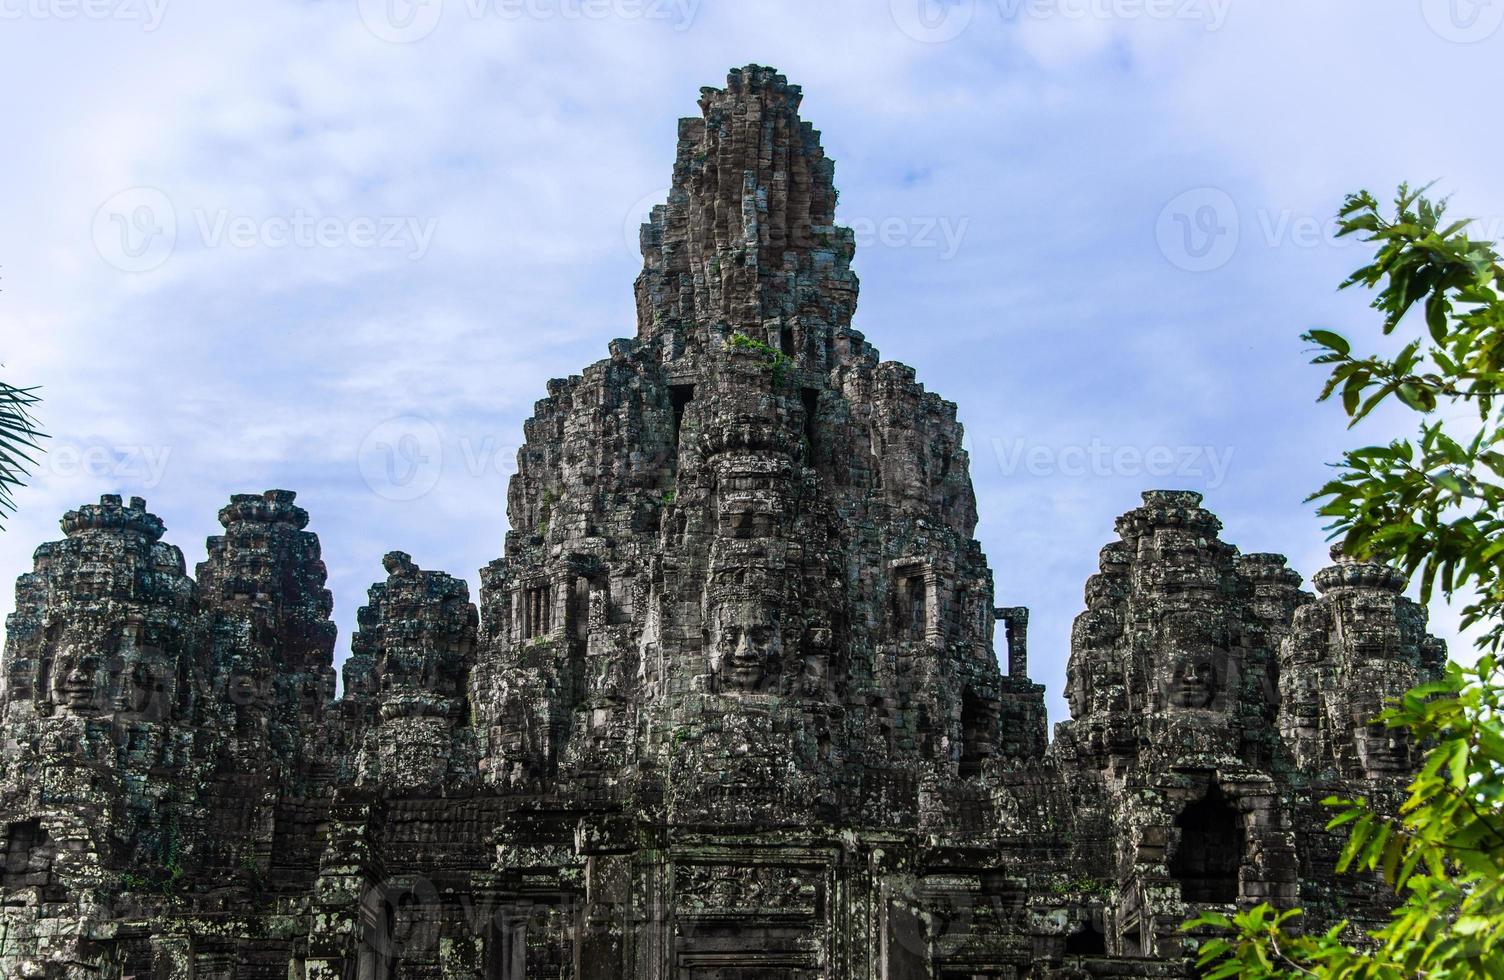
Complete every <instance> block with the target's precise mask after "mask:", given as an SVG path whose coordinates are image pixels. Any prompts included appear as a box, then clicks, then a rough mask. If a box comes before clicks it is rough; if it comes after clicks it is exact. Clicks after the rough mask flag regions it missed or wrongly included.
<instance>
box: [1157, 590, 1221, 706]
mask: <svg viewBox="0 0 1504 980" xmlns="http://www.w3.org/2000/svg"><path fill="white" fill-rule="evenodd" d="M1212 616H1213V614H1212V613H1210V612H1208V613H1198V612H1181V613H1177V614H1172V615H1171V616H1169V617H1168V618H1167V619H1166V620H1165V621H1164V622H1163V623H1162V624H1161V625H1160V627H1159V629H1158V630H1157V631H1156V634H1155V640H1154V646H1155V650H1154V652H1153V655H1152V659H1153V662H1154V664H1155V673H1156V675H1157V676H1158V683H1159V690H1160V698H1161V700H1160V703H1161V704H1162V705H1163V706H1165V707H1166V708H1171V709H1181V710H1212V709H1215V708H1218V707H1219V706H1220V697H1221V694H1222V692H1223V690H1225V689H1226V688H1227V684H1228V672H1229V671H1230V670H1232V656H1231V653H1230V652H1229V650H1228V645H1227V641H1226V637H1225V630H1223V629H1220V628H1218V626H1217V625H1216V623H1215V622H1214V621H1213V620H1212Z"/></svg>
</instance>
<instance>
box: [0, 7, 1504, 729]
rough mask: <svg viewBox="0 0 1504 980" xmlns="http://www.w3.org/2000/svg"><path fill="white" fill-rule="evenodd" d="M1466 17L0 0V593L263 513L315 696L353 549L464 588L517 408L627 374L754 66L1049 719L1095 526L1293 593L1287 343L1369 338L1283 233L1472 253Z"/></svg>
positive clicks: (1368, 320) (1306, 420)
mask: <svg viewBox="0 0 1504 980" xmlns="http://www.w3.org/2000/svg"><path fill="white" fill-rule="evenodd" d="M1501 23H1504V0H1480V2H1474V0H1384V2H1375V0H1368V2H1358V0H1331V2H1319V3H1313V2H1304V3H1296V2H1279V0H1257V2H1254V0H960V2H951V3H946V4H940V3H936V2H934V0H891V2H889V0H865V2H861V3H856V2H842V0H819V2H818V3H813V2H810V0H794V2H782V0H756V2H753V0H729V2H728V0H427V2H416V3H408V0H325V2H285V0H262V2H258V3H256V4H246V3H228V2H219V0H193V2H192V3H191V4H190V3H188V2H186V0H0V93H3V94H0V100H3V110H4V118H5V119H6V121H7V129H8V131H9V133H10V138H9V146H10V152H8V153H6V154H5V155H4V157H3V159H0V205H3V214H4V219H5V220H4V221H3V223H0V288H3V292H0V361H3V362H4V363H5V369H4V370H5V372H6V375H5V376H6V379H7V380H8V381H11V382H12V383H16V384H39V385H42V386H44V393H45V395H46V398H47V401H46V403H45V405H44V406H43V407H42V413H41V414H42V419H43V421H44V423H45V425H46V427H47V428H48V430H49V431H51V432H52V433H53V435H54V439H53V440H52V442H51V447H50V448H51V452H50V453H49V455H48V457H47V458H46V460H45V462H44V464H43V466H42V468H41V470H40V471H39V472H38V473H37V474H36V476H35V478H34V480H33V482H32V485H31V486H30V487H29V488H27V489H26V490H24V491H23V492H22V493H21V494H20V495H19V504H20V512H19V514H17V515H16V516H15V517H14V518H12V520H11V521H10V522H9V526H8V528H7V530H6V531H5V532H4V534H3V536H0V579H3V580H4V581H5V582H7V583H8V582H10V581H12V580H13V579H14V577H15V576H16V575H17V574H19V573H21V572H22V571H25V570H27V569H28V568H29V567H30V555H31V551H32V549H33V548H34V547H35V546H36V545H37V544H38V543H40V542H41V541H44V540H48V539H51V538H55V537H57V536H58V535H59V532H58V530H57V524H56V522H57V519H58V517H59V516H61V514H62V512H63V511H64V510H66V509H68V508H69V507H72V506H76V505H77V504H79V503H82V502H86V501H89V500H91V499H94V498H95V497H97V495H98V494H100V493H104V492H120V493H124V494H139V495H142V496H145V497H146V498H147V500H148V503H149V505H150V507H151V509H152V510H154V511H155V512H156V513H158V514H159V515H161V516H162V517H163V518H164V519H165V520H166V522H167V524H168V528H169V531H168V536H169V539H170V540H171V541H173V542H174V543H176V544H178V545H179V546H180V547H182V548H183V550H184V552H185V553H186V555H187V557H188V561H189V563H190V565H191V564H192V563H194V562H197V561H199V560H201V559H202V558H203V540H204V537H205V536H206V535H208V534H210V533H213V532H214V531H216V530H217V529H218V525H217V523H216V521H215V513H216V512H217V510H218V508H219V507H220V506H221V505H222V504H223V503H224V502H225V501H226V500H227V499H228V497H229V495H230V494H231V493H233V492H247V491H260V490H263V489H266V488H269V487H284V488H289V489H294V490H297V491H298V494H299V501H300V502H301V503H302V504H303V505H304V506H306V507H307V508H308V509H309V511H310V512H311V513H312V515H313V522H312V525H311V526H312V529H314V530H316V531H317V532H318V533H319V535H320V537H321V539H322V541H323V545H324V553H325V557H326V559H327V561H328V564H329V570H330V577H331V587H332V588H333V590H334V593H335V614H336V618H337V620H338V621H339V626H340V632H341V640H340V647H339V650H340V656H341V657H343V656H344V653H345V651H346V650H347V649H348V638H349V635H350V631H351V629H352V627H353V624H354V618H355V610H356V608H357V607H358V606H359V605H360V604H361V603H362V601H363V600H364V597H365V589H366V588H367V587H368V586H369V584H370V583H371V582H373V581H375V580H377V579H378V578H380V577H381V576H382V570H381V566H380V558H381V556H382V554H383V553H384V552H386V551H388V550H392V549H402V550H406V551H409V552H411V553H412V554H413V556H414V558H415V559H416V560H417V561H418V563H419V564H421V565H422V566H424V567H427V568H442V569H445V570H448V571H450V572H452V573H454V574H457V575H461V576H463V577H465V578H467V579H468V580H469V581H470V582H471V585H472V589H474V588H475V587H476V585H477V584H478V576H477V574H476V570H477V569H478V568H479V567H480V566H482V565H483V564H485V563H486V562H488V561H490V560H491V559H493V558H495V557H497V556H499V555H500V554H501V550H502V538H503V534H504V533H505V530H506V515H505V493H506V478H507V475H508V474H509V473H510V472H511V470H512V467H513V458H512V457H513V454H514V453H515V450H516V447H517V445H518V443H519V441H520V438H521V431H522V421H523V419H524V418H526V417H527V415H528V414H529V413H530V410H531V406H532V404H533V402H534V401H535V400H536V399H537V398H539V397H541V396H542V395H543V393H544V383H545V381H546V380H547V379H548V378H550V377H556V376H562V375H566V374H570V373H574V372H577V371H578V370H579V369H580V368H582V367H583V366H584V365H586V364H587V363H589V362H591V361H593V360H596V359H598V358H599V357H602V356H604V354H605V349H606V344H607V342H608V341H609V340H610V339H611V338H613V337H618V336H629V335H631V334H632V333H633V329H634V327H633V304H632V292H631V283H632V279H633V277H634V276H635V275H636V272H637V269H638V267H639V265H640V259H639V257H638V256H637V255H636V253H635V240H636V224H637V223H638V221H639V220H640V219H641V217H642V216H643V215H644V214H645V213H646V211H647V209H648V208H649V207H650V206H651V204H652V203H655V202H656V201H657V200H659V199H660V198H661V197H662V195H663V193H664V192H665V190H666V188H667V184H668V176H669V171H670V166H671V163H672V160H673V153H674V142H675V126H676V120H677V119H678V118H679V117H680V116H685V115H692V114H696V113H697V111H698V110H697V107H696V104H695V100H696V98H697V95H698V90H699V87H700V86H702V85H719V84H721V83H722V82H723V80H724V78H725V74H726V71H727V69H728V68H731V67H733V66H740V65H744V64H747V63H751V62H756V63H760V64H768V65H774V66H776V67H778V68H779V69H780V70H782V71H783V72H784V73H785V74H787V75H788V77H789V79H790V80H791V81H793V82H796V83H799V84H801V85H803V86H804V89H805V93H806V97H805V102H804V116H805V118H806V119H808V120H810V121H811V122H812V123H814V125H815V126H816V127H817V128H819V129H821V130H822V131H823V133H824V139H825V146H826V150H827V152H828V153H829V154H830V155H832V156H833V157H834V158H835V160H836V163H837V169H836V179H837V183H838V185H839V186H840V188H841V190H842V198H841V205H840V209H839V212H838V218H839V219H840V220H841V222H842V223H844V224H848V225H852V226H854V227H856V228H857V231H858V241H859V248H858V252H857V257H856V263H855V264H856V268H857V271H858V273H859V274H860V276H861V277H862V286H863V292H862V302H861V306H860V309H859V311H858V314H857V326H858V327H859V328H860V329H861V330H863V331H864V332H865V333H866V335H867V336H868V338H869V339H870V340H871V341H872V342H873V343H875V344H876V345H877V346H878V347H879V348H880V349H881V351H882V352H883V354H884V356H886V357H890V358H895V359H899V360H903V361H906V362H908V363H910V364H912V365H914V366H915V367H916V368H917V369H918V372H919V377H920V379H921V380H922V381H923V382H925V384H926V385H928V386H929V387H930V388H932V389H934V390H936V391H939V392H940V393H941V394H943V395H944V396H945V397H947V398H949V399H951V400H954V401H956V402H957V403H958V404H959V405H960V415H961V419H962V421H963V422H964V423H965V424H966V426H967V430H968V437H969V440H970V449H971V452H972V474H973V478H974V480H975V482H976V487H977V494H978V503H979V506H980V512H981V524H980V527H979V529H978V536H979V537H980V538H981V540H982V543H983V545H984V546H985V548H986V550H987V553H988V555H989V557H990V560H991V563H992V566H993V569H994V572H995V575H996V580H997V587H998V596H999V600H1000V601H1001V602H1004V603H1005V604H1009V605H1015V604H1017V605H1028V606H1030V607H1032V609H1033V611H1034V612H1033V617H1032V622H1031V627H1032V636H1031V654H1032V657H1031V660H1032V667H1033V670H1032V672H1033V674H1034V676H1035V678H1036V679H1037V680H1040V681H1041V682H1043V683H1045V684H1046V685H1047V686H1048V689H1049V697H1050V709H1051V718H1052V720H1056V721H1058V720H1060V719H1061V718H1062V717H1064V703H1063V700H1062V697H1061V695H1062V689H1063V680H1064V664H1065V659H1066V656H1067V654H1068V652H1069V651H1068V646H1069V643H1068V636H1069V626H1070V621H1071V619H1072V618H1073V617H1074V616H1075V614H1076V613H1077V612H1078V611H1079V610H1080V609H1081V608H1082V591H1081V590H1082V585H1083V583H1084V582H1085V579H1086V577H1087V576H1088V575H1089V574H1091V572H1092V571H1093V570H1094V569H1095V565H1096V555H1097V551H1098V549H1099V548H1100V547H1101V546H1102V545H1103V544H1104V543H1106V542H1107V541H1109V540H1111V539H1112V537H1113V531H1112V524H1113V519H1114V518H1115V517H1116V516H1117V515H1118V514H1120V513H1122V512H1123V511H1125V510H1128V509H1130V508H1132V507H1133V506H1135V505H1136V503H1137V502H1138V494H1139V492H1140V491H1141V490H1143V489H1146V488H1149V487H1188V488H1194V489H1199V490H1202V491H1204V492H1205V493H1206V496H1207V504H1208V506H1210V507H1211V508H1212V509H1213V510H1215V511H1216V512H1217V513H1218V514H1219V515H1220V516H1221V517H1222V519H1223V521H1224V522H1225V524H1226V525H1227V527H1226V531H1225V534H1224V536H1225V537H1226V538H1227V540H1229V541H1231V542H1233V543H1235V544H1237V545H1238V546H1240V547H1241V548H1242V549H1243V550H1244V551H1280V552H1283V553H1285V554H1288V555H1289V556H1290V558H1291V560H1292V563H1293V564H1294V565H1295V566H1296V567H1297V568H1298V569H1299V570H1300V571H1301V572H1302V573H1304V574H1305V575H1306V576H1307V577H1309V575H1310V573H1311V572H1313V571H1314V570H1316V569H1317V568H1319V567H1320V566H1321V564H1323V558H1324V553H1325V545H1324V544H1323V534H1322V531H1321V529H1320V525H1319V522H1318V521H1317V519H1316V518H1315V517H1314V516H1313V515H1312V511H1311V508H1310V507H1309V506H1308V505H1306V504H1304V503H1302V499H1303V498H1304V497H1305V496H1306V494H1307V493H1309V492H1310V491H1311V490H1312V489H1313V488H1315V487H1316V486H1318V485H1319V484H1320V483H1321V482H1322V481H1323V480H1324V478H1325V476H1326V471H1325V469H1324V464H1325V463H1326V462H1328V461H1330V460H1332V459H1334V458H1336V457H1337V455H1338V452H1339V449H1340V448H1341V447H1343V446H1347V445H1351V444H1352V441H1353V440H1354V439H1355V438H1361V439H1362V440H1363V441H1364V442H1376V441H1380V440H1382V439H1386V438H1388V437H1390V436H1391V435H1393V434H1394V433H1395V432H1396V431H1397V430H1396V429H1395V428H1394V426H1395V424H1396V421H1397V420H1396V419H1394V418H1393V417H1389V418H1379V419H1375V420H1373V421H1372V422H1371V423H1368V424H1365V426H1364V428H1363V430H1362V431H1361V435H1360V436H1353V435H1350V434H1349V433H1347V432H1345V431H1344V427H1343V422H1342V419H1341V418H1340V417H1339V416H1340V412H1339V411H1338V410H1337V409H1336V408H1335V407H1332V406H1318V405H1316V404H1315V403H1314V395H1315V393H1316V391H1317V389H1318V387H1319V384H1320V381H1321V374H1320V372H1319V369H1317V368H1313V367H1311V366H1309V365H1308V364H1306V358H1305V356H1304V354H1303V352H1302V347H1301V344H1300V342H1299V340H1298V335H1299V333H1300V332H1301V330H1303V329H1305V328H1307V327H1310V326H1315V325H1321V326H1328V327H1333V328H1336V329H1341V330H1344V331H1346V332H1349V333H1350V334H1354V335H1357V336H1363V337H1366V336H1369V335H1371V334H1373V333H1376V332H1377V331H1376V328H1375V327H1374V319H1373V317H1372V316H1371V315H1369V313H1368V311H1367V310H1366V309H1365V300H1364V298H1363V297H1361V296H1357V295H1347V294H1344V295H1339V294H1337V292H1336V291H1335V286H1336V284H1337V283H1338V282H1339V281H1340V280H1341V279H1342V278H1343V276H1344V275H1345V274H1346V273H1347V272H1348V271H1350V270H1351V269H1353V268H1355V267H1356V266H1357V265H1358V264H1360V262H1361V259H1362V257H1363V252H1362V248H1361V246H1358V245H1354V244H1348V243H1346V242H1334V241H1333V240H1332V238H1331V235H1330V216H1331V215H1332V214H1333V213H1334V212H1335V210H1336V208H1337V206H1338V205H1339V203H1340V201H1341V198H1342V195H1343V194H1344V193H1345V192H1347V191H1350V190H1354V189H1357V188H1360V187H1369V188H1372V189H1373V190H1375V191H1376V192H1379V193H1382V194H1387V193H1388V192H1390V191H1391V190H1392V188H1393V187H1394V185H1395V184H1397V183H1398V182H1399V181H1401V180H1406V179H1409V180H1413V181H1426V180H1437V181H1439V183H1438V190H1441V191H1445V192H1452V193H1453V194H1454V197H1453V201H1454V204H1453V207H1454V210H1455V211H1456V212H1457V213H1459V214H1466V215H1472V216H1476V217H1478V218H1479V219H1480V220H1481V221H1482V222H1483V224H1482V229H1483V230H1484V231H1485V232H1486V233H1487V234H1489V235H1490V236H1491V237H1499V234H1500V230H1501V227H1504V191H1501V188H1500V186H1499V184H1498V180H1497V175H1498V161H1499V159H1500V158H1501V150H1504V135H1500V133H1499V130H1498V127H1497V126H1495V125H1494V122H1493V120H1494V116H1495V115H1496V108H1497V101H1498V93H1499V81H1500V75H1499V70H1498V65H1499V64H1501V63H1504V28H1501ZM386 447H392V455H390V457H388V456H385V455H383V454H384V453H385V452H386ZM12 605H13V596H12V595H11V592H10V589H9V587H8V586H7V587H6V588H5V590H4V595H3V598H0V611H6V612H8V611H9V610H10V608H11V607H12ZM1433 623H1434V628H1435V630H1436V631H1437V632H1438V633H1440V634H1441V635H1443V636H1446V637H1448V638H1449V639H1452V638H1454V637H1455V636H1456V630H1455V623H1456V616H1455V615H1454V614H1453V613H1452V612H1451V611H1450V610H1447V609H1445V608H1438V609H1436V610H1434V611H1433ZM1462 648H1463V644H1460V643H1454V650H1457V649H1462Z"/></svg>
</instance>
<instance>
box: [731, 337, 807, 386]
mask: <svg viewBox="0 0 1504 980" xmlns="http://www.w3.org/2000/svg"><path fill="white" fill-rule="evenodd" d="M731 346H732V347H734V348H735V349H737V350H745V351H751V352H753V353H755V354H761V355H763V356H764V357H766V358H767V359H768V361H769V363H770V364H771V365H772V367H773V384H774V385H775V386H776V385H782V384H783V382H784V381H785V379H787V378H788V376H789V370H790V369H791V368H792V367H793V366H794V362H793V359H792V358H790V357H789V356H788V355H787V354H785V353H784V352H783V351H781V350H779V349H778V348H776V347H773V346H771V345H770V344H766V343H764V342H763V341H761V340H754V339H753V338H751V337H748V336H747V335H746V334H744V333H734V334H732V335H731Z"/></svg>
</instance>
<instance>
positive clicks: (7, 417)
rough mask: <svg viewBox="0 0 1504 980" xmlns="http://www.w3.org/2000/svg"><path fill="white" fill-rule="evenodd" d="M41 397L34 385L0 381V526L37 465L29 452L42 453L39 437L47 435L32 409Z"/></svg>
mask: <svg viewBox="0 0 1504 980" xmlns="http://www.w3.org/2000/svg"><path fill="white" fill-rule="evenodd" d="M41 400H42V399H41V396H40V395H38V394H37V389H35V388H17V387H15V386H14V385H8V384H6V383H5V382H4V381H0V529H3V528H4V527H5V523H4V520H3V518H4V515H6V514H11V513H15V510H16V501H15V496H14V493H15V491H16V490H17V489H19V488H20V487H21V486H22V485H23V484H24V483H25V482H26V476H27V474H28V473H30V471H31V467H33V466H35V465H36V457H35V456H33V455H32V453H40V452H42V440H43V439H45V438H47V434H46V433H45V432H43V431H42V430H41V429H40V428H39V427H38V422H37V417H36V416H35V415H33V414H32V411H31V409H32V406H34V405H36V404H37V402H39V401H41Z"/></svg>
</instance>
